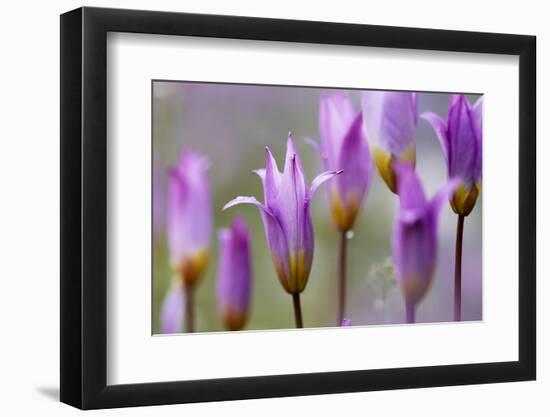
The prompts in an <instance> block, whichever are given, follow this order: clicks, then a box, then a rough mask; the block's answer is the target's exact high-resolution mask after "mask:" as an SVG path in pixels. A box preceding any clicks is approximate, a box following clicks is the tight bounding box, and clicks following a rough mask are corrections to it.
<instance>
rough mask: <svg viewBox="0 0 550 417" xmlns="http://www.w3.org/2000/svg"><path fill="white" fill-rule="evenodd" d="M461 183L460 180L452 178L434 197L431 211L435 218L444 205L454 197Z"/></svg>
mask: <svg viewBox="0 0 550 417" xmlns="http://www.w3.org/2000/svg"><path fill="white" fill-rule="evenodd" d="M459 183H460V181H459V180H458V178H452V179H451V180H449V182H447V184H445V185H444V186H443V187H441V189H440V190H439V191H438V192H437V193H436V194H435V195H434V196H433V197H432V200H431V202H430V209H431V211H432V213H433V214H434V215H435V216H437V215H438V214H439V212H440V210H441V207H442V206H443V203H444V202H445V201H449V199H450V198H451V197H452V195H453V193H454V192H455V190H456V188H457V187H458V185H459Z"/></svg>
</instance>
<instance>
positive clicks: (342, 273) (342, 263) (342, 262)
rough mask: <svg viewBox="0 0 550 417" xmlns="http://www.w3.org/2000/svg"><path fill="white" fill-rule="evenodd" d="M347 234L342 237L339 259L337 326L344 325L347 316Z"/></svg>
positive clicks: (344, 233) (343, 233)
mask: <svg viewBox="0 0 550 417" xmlns="http://www.w3.org/2000/svg"><path fill="white" fill-rule="evenodd" d="M347 241H348V240H347V238H346V232H342V234H341V235H340V256H339V258H338V275H339V280H340V282H339V286H340V289H339V298H338V300H339V301H338V321H337V322H336V325H337V326H340V325H342V320H344V315H345V314H346V249H347Z"/></svg>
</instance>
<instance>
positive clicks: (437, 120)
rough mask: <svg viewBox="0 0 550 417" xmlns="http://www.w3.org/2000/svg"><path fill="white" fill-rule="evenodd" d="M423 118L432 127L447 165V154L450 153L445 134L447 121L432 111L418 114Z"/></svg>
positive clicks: (447, 138)
mask: <svg viewBox="0 0 550 417" xmlns="http://www.w3.org/2000/svg"><path fill="white" fill-rule="evenodd" d="M420 117H422V118H423V119H424V120H426V121H427V122H428V123H429V124H430V125H431V126H432V128H433V130H434V132H435V135H436V136H437V139H438V140H439V144H440V145H441V149H442V150H443V156H444V157H445V161H446V163H447V166H448V164H449V154H450V145H449V137H448V135H447V122H446V121H445V120H444V119H443V118H442V117H441V116H439V115H437V114H435V113H432V112H425V113H422V114H421V115H420Z"/></svg>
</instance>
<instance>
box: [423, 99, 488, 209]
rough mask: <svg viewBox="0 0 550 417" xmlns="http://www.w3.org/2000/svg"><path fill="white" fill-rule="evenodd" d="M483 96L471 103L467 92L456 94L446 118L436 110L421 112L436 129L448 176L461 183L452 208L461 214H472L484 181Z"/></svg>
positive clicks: (452, 202) (454, 195)
mask: <svg viewBox="0 0 550 417" xmlns="http://www.w3.org/2000/svg"><path fill="white" fill-rule="evenodd" d="M481 115H482V99H481V98H479V100H478V101H477V102H476V103H475V104H474V105H473V106H472V105H471V104H470V102H469V101H468V99H467V98H466V97H464V95H453V96H452V97H451V105H450V107H449V113H448V115H447V120H444V119H442V118H441V117H440V116H438V115H437V114H434V113H430V112H426V113H422V115H421V117H422V118H423V119H425V120H426V121H428V122H429V123H430V125H431V126H432V128H433V129H434V131H435V133H436V135H437V138H438V139H439V142H440V144H441V148H442V149H443V155H444V156H445V160H446V162H447V172H448V175H449V178H458V179H459V180H460V183H459V186H458V188H457V189H456V191H455V193H454V194H453V196H452V198H451V201H450V202H451V207H452V208H453V211H454V212H455V213H457V214H459V215H462V216H467V215H468V214H470V212H471V211H472V209H473V208H474V205H475V203H476V200H477V197H478V194H479V188H480V180H481V132H482V129H481Z"/></svg>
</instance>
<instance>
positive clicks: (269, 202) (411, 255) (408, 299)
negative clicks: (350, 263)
mask: <svg viewBox="0 0 550 417" xmlns="http://www.w3.org/2000/svg"><path fill="white" fill-rule="evenodd" d="M417 101H418V98H417V95H416V94H415V93H408V92H385V91H365V92H362V94H361V106H360V108H359V109H356V108H355V107H354V105H353V101H352V99H351V97H350V96H348V95H347V94H344V93H341V92H334V93H331V94H328V95H324V96H322V97H321V100H320V106H319V137H320V140H319V141H316V140H313V139H308V142H309V143H310V144H311V145H312V146H313V148H314V149H315V150H316V151H317V153H318V155H319V157H320V159H321V161H322V164H323V166H324V169H325V171H324V172H322V173H320V174H318V175H317V176H316V177H315V178H314V179H313V181H312V182H311V183H310V184H308V182H307V180H306V174H305V171H304V167H303V165H302V162H301V159H300V155H299V153H298V150H297V148H296V146H295V143H294V140H293V138H292V134H290V133H289V135H288V138H287V146H286V156H285V159H284V167H283V170H282V172H281V171H280V170H279V168H278V166H277V162H276V160H275V157H274V156H273V154H272V153H271V150H270V149H269V147H266V148H265V168H262V169H257V170H255V171H254V172H255V173H256V174H257V175H258V176H259V177H260V179H261V182H262V185H263V194H264V195H263V202H260V201H259V200H258V199H257V198H256V197H253V196H239V197H236V198H234V199H233V200H231V201H229V202H228V203H226V204H225V206H224V207H223V210H226V209H228V208H230V207H234V206H237V205H240V204H251V205H254V206H256V207H257V208H258V210H259V213H260V216H261V219H262V222H263V226H264V232H265V238H266V242H267V247H268V249H269V252H270V254H271V258H272V261H273V267H274V270H275V272H276V275H277V277H278V279H279V281H280V284H281V286H282V288H283V289H284V291H286V293H288V294H289V295H290V296H291V297H292V300H293V306H294V313H295V319H296V326H297V327H302V326H303V316H302V309H301V304H300V294H301V293H302V292H303V291H304V290H305V289H306V286H307V283H308V280H309V278H310V272H311V269H312V264H313V258H314V256H313V255H314V247H315V237H314V225H313V222H312V218H311V214H310V208H311V204H312V198H313V195H314V193H315V191H316V190H317V189H318V187H319V186H320V185H321V184H323V183H325V182H327V186H326V189H327V195H328V201H329V208H330V216H331V218H332V221H333V223H334V225H335V227H336V230H337V231H338V232H339V233H340V235H341V239H340V248H339V252H338V253H339V256H338V262H337V264H338V274H337V275H338V282H339V294H338V304H339V313H338V317H337V320H336V325H337V326H350V325H351V322H352V321H351V319H350V317H349V315H347V314H346V311H345V300H346V279H347V278H346V275H347V273H346V245H347V239H346V236H347V233H349V231H350V230H351V229H352V228H353V225H354V224H355V222H356V220H357V218H358V217H359V216H360V214H361V211H362V207H363V205H364V201H365V199H366V198H367V195H368V190H369V185H370V183H371V180H372V172H373V167H374V166H375V167H376V170H377V171H378V174H379V176H380V178H381V180H382V181H383V182H384V183H385V184H386V186H387V188H388V189H389V190H390V191H391V192H392V193H394V194H396V195H397V196H398V200H399V205H398V210H397V213H396V214H395V221H394V228H393V238H392V252H393V266H394V270H395V275H396V279H397V282H398V284H399V286H400V288H401V292H402V294H403V298H404V307H405V312H406V314H405V319H406V322H410V323H412V322H414V321H415V311H416V307H417V306H418V304H419V303H420V302H421V301H422V299H423V298H424V297H425V296H426V294H427V293H428V291H429V288H430V285H431V283H432V280H433V275H434V272H435V268H436V262H437V248H438V235H439V233H438V222H439V220H438V219H439V215H440V212H441V208H442V207H443V202H444V201H445V200H448V201H449V202H450V206H451V208H452V210H453V211H454V212H455V213H457V215H458V216H459V225H461V223H460V222H462V221H463V219H464V216H467V215H468V214H469V213H470V212H471V211H472V210H473V208H474V206H475V203H476V200H477V198H478V195H479V192H480V183H481V140H482V129H481V119H482V117H481V111H482V102H481V100H479V101H478V102H476V103H475V104H474V105H471V104H470V103H469V101H468V99H467V98H466V97H465V96H463V95H453V96H452V97H451V102H450V107H449V112H448V115H447V119H446V120H444V119H443V118H442V117H440V116H438V115H436V114H435V113H431V112H426V113H423V114H421V115H420V116H421V118H422V119H424V120H426V121H427V122H428V123H429V124H430V125H431V126H432V128H433V129H434V131H435V134H436V136H437V138H438V140H439V142H440V143H441V147H442V150H443V157H444V159H445V162H446V164H447V173H448V178H447V180H446V181H442V184H441V186H440V188H439V190H438V191H437V193H436V194H435V195H434V196H433V197H432V198H431V199H429V198H427V196H426V195H425V193H424V189H423V186H422V182H421V179H420V178H419V176H418V175H417V173H416V172H415V168H416V140H417V139H416V130H417V123H418V110H417V109H418V105H417ZM208 168H209V164H208V161H207V159H206V157H204V156H202V155H200V154H198V153H196V152H192V151H188V150H186V151H183V152H182V154H181V157H180V159H179V162H178V164H177V165H176V166H175V167H174V168H173V169H171V170H170V174H169V195H168V204H167V208H168V221H167V236H168V247H169V251H170V259H171V265H172V270H173V273H174V279H173V284H172V288H171V289H170V291H169V292H168V293H167V295H166V298H165V301H164V305H163V307H162V310H161V327H162V331H163V332H164V333H173V332H177V331H180V330H181V327H182V323H184V322H185V330H186V331H190V332H191V331H193V330H194V320H193V318H194V298H193V293H194V290H195V288H196V286H197V283H198V282H199V281H200V278H201V276H202V275H203V274H204V270H205V268H206V267H207V265H208V262H209V256H208V254H209V252H210V239H211V234H212V203H211V195H210V188H209V180H208V176H207V171H208ZM458 230H459V231H460V232H459V233H460V242H461V241H462V235H461V234H462V228H461V226H460V228H459V229H458ZM218 237H219V248H220V250H219V262H218V278H217V279H218V283H217V284H218V285H217V292H218V297H217V298H218V306H219V314H220V318H221V321H222V322H223V324H224V326H225V328H226V329H228V330H240V329H242V328H244V327H245V326H246V322H247V319H248V317H249V310H250V301H251V288H252V282H253V276H252V275H253V274H252V271H253V265H252V257H251V254H250V247H251V242H250V241H251V237H250V233H249V231H248V227H247V225H246V223H245V222H244V220H243V219H242V218H240V217H237V218H235V219H234V220H233V223H232V225H231V227H229V228H225V229H221V230H220V231H219V232H218ZM458 237H459V236H458V234H457V242H458ZM457 247H458V245H457ZM365 249H367V248H365ZM460 254H461V252H460ZM460 260H461V257H459V256H458V252H457V258H456V262H457V265H459V263H460ZM458 271H460V268H459V269H458ZM459 275H460V274H459ZM455 279H456V276H455ZM455 283H456V281H455ZM456 288H457V287H456V285H455V290H456ZM455 300H456V294H455ZM455 308H456V307H455ZM455 311H456V310H455ZM458 319H460V318H458Z"/></svg>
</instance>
